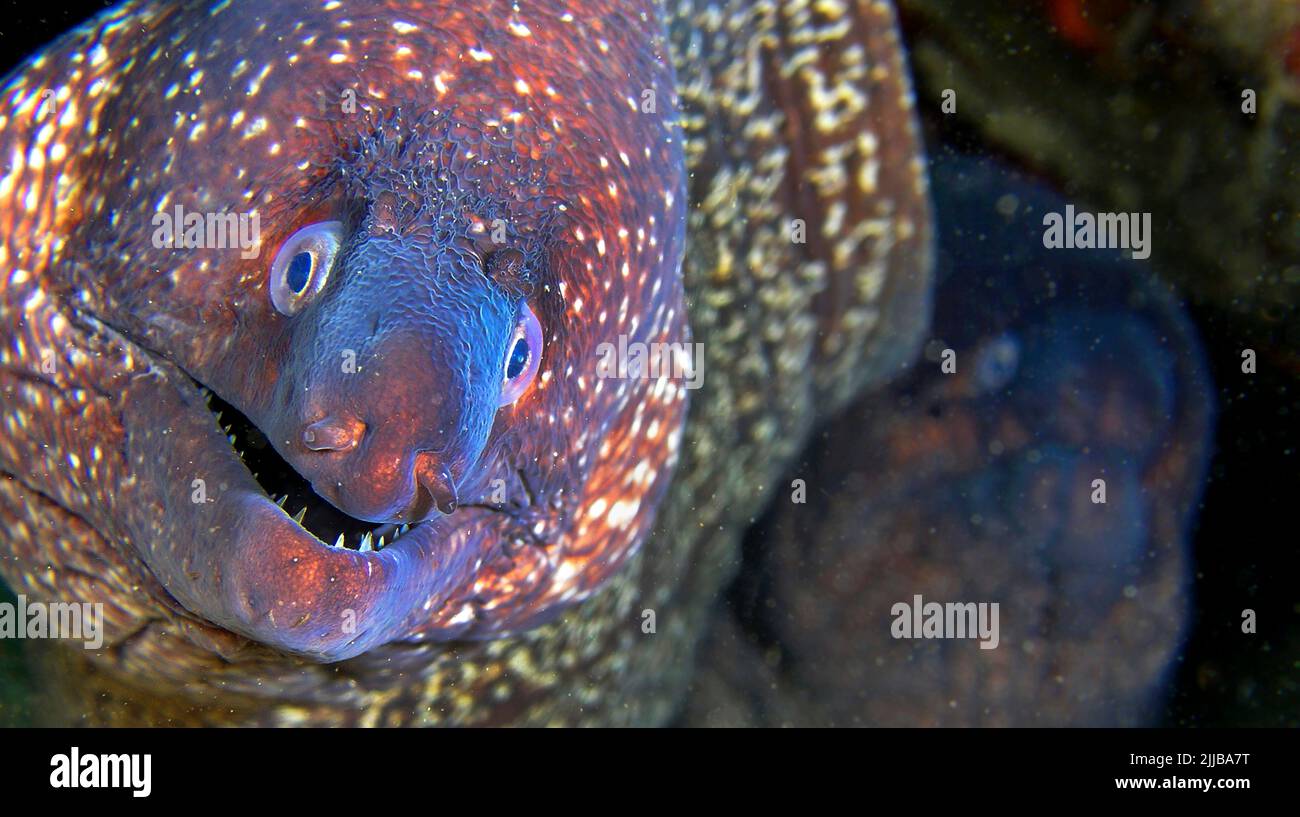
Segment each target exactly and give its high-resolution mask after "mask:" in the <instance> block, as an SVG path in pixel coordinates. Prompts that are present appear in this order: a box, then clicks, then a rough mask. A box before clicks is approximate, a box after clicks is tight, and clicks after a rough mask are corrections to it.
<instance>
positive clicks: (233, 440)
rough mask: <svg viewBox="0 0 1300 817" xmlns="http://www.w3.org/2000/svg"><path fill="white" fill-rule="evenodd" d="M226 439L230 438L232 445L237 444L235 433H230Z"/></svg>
mask: <svg viewBox="0 0 1300 817" xmlns="http://www.w3.org/2000/svg"><path fill="white" fill-rule="evenodd" d="M226 439H227V440H230V444H231V445H234V444H235V435H234V434H231V435H229V436H228V437H226Z"/></svg>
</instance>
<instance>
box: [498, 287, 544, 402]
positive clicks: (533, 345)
mask: <svg viewBox="0 0 1300 817" xmlns="http://www.w3.org/2000/svg"><path fill="white" fill-rule="evenodd" d="M541 362H542V325H541V324H540V323H539V322H538V321H537V316H536V315H534V314H533V310H531V309H529V308H528V304H526V303H525V304H520V306H519V320H518V321H516V322H515V329H514V332H512V333H511V335H510V346H509V348H508V349H507V351H506V364H505V375H504V378H503V380H502V383H501V400H500V402H498V404H497V405H501V406H508V405H510V404H511V403H513V402H515V401H516V400H518V399H519V396H520V395H522V394H523V393H524V392H525V391H527V389H528V386H529V384H530V383H532V382H533V378H535V377H536V376H537V369H538V366H539V365H540V364H541Z"/></svg>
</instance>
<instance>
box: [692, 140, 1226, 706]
mask: <svg viewBox="0 0 1300 817" xmlns="http://www.w3.org/2000/svg"><path fill="white" fill-rule="evenodd" d="M934 178H935V184H936V189H939V190H942V191H943V192H942V193H941V194H939V195H938V196H937V199H938V206H937V215H936V218H937V220H938V221H939V223H940V224H941V225H942V226H941V229H940V234H941V236H942V238H941V240H940V252H939V258H940V261H939V264H938V274H937V277H938V279H939V283H938V284H937V286H936V296H935V318H934V329H933V332H934V339H933V340H932V341H931V342H930V343H928V344H927V346H926V350H927V351H926V355H925V358H924V360H923V361H922V362H919V363H918V365H917V366H916V368H915V370H914V372H912V373H911V374H909V376H908V377H906V378H904V379H902V380H900V381H898V382H897V383H896V384H895V385H893V386H892V387H891V388H890V389H888V390H886V391H883V392H881V393H879V394H875V395H871V396H869V397H867V398H866V399H864V400H862V401H860V402H859V403H857V404H855V405H854V406H853V407H852V408H851V409H850V410H849V411H848V412H846V413H845V415H844V416H843V417H842V418H840V419H838V420H837V421H835V422H834V423H832V424H831V425H830V426H828V427H827V428H826V429H825V430H824V432H823V434H822V435H821V436H820V439H819V440H818V441H817V442H815V443H814V445H813V446H811V447H810V449H809V452H808V455H807V456H808V460H807V461H806V462H805V463H803V464H802V465H800V466H798V467H796V469H794V471H793V473H794V474H795V475H797V477H798V478H802V479H804V480H805V484H804V488H805V491H806V493H805V495H804V497H803V499H804V500H805V501H803V502H798V503H796V502H792V501H790V495H787V497H786V498H784V500H785V501H778V502H777V503H775V504H774V506H773V507H774V511H773V515H772V517H771V519H770V520H768V522H767V523H765V525H764V526H763V527H762V528H761V530H760V535H759V536H758V537H757V538H756V539H755V548H754V551H753V553H752V556H753V559H754V566H753V569H752V572H750V573H747V574H746V575H747V577H749V578H748V580H746V581H743V582H742V586H743V587H744V588H745V589H744V590H742V591H740V592H739V593H738V594H737V595H736V596H735V599H736V601H737V602H738V604H737V606H736V607H735V608H734V609H736V610H740V611H746V612H745V614H744V615H743V616H741V617H740V618H738V619H736V618H727V617H721V618H720V619H719V624H718V626H717V627H716V628H715V631H714V633H713V634H712V636H711V640H710V641H709V646H708V648H707V654H708V655H710V656H711V659H712V664H713V666H712V668H711V669H710V670H709V671H708V672H706V673H705V677H704V679H703V680H702V682H701V686H702V688H703V689H704V690H705V691H704V692H702V694H701V695H700V696H699V697H698V698H697V699H696V701H695V704H694V707H693V710H692V715H691V718H692V720H693V722H697V723H704V724H723V723H734V722H743V723H750V724H753V723H773V724H775V723H803V724H808V725H813V724H818V725H858V726H863V725H870V726H1047V725H1056V726H1062V725H1073V726H1102V725H1109V726H1135V725H1143V724H1150V723H1152V722H1153V720H1156V719H1158V718H1159V712H1160V703H1161V701H1162V700H1163V696H1164V692H1165V689H1166V684H1167V682H1168V680H1169V674H1170V669H1171V667H1172V666H1173V663H1174V659H1175V656H1176V655H1177V653H1178V650H1179V649H1180V646H1181V644H1182V641H1183V638H1184V636H1185V634H1186V632H1187V627H1188V612H1189V590H1190V578H1191V570H1190V564H1189V562H1190V558H1189V542H1190V540H1191V535H1190V533H1191V529H1192V525H1193V524H1194V518H1195V510H1196V507H1197V503H1198V500H1199V497H1200V493H1201V490H1202V487H1203V484H1204V480H1205V476H1206V472H1207V467H1208V459H1209V447H1210V440H1211V439H1212V428H1211V425H1212V415H1213V403H1214V397H1213V387H1212V384H1211V383H1210V380H1209V377H1208V372H1207V367H1206V364H1205V360H1204V354H1203V352H1202V350H1201V348H1200V345H1199V343H1198V341H1197V339H1196V337H1195V333H1194V332H1193V331H1192V329H1191V327H1190V325H1189V322H1188V321H1187V319H1186V317H1185V315H1184V314H1183V313H1182V310H1181V308H1180V306H1179V305H1178V304H1177V302H1176V301H1175V299H1174V298H1173V297H1172V296H1171V295H1170V293H1169V292H1168V291H1167V290H1166V289H1165V288H1164V287H1163V286H1162V285H1161V284H1159V283H1157V282H1155V281H1153V280H1151V277H1150V270H1149V268H1148V267H1147V266H1146V265H1144V264H1142V263H1139V262H1134V261H1126V260H1124V259H1121V258H1118V256H1117V254H1111V253H1105V252H1087V251H1085V252H1079V253H1064V254H1062V253H1060V252H1058V251H1049V250H1045V249H1043V247H1042V242H1041V240H1040V237H1041V224H1042V216H1043V213H1045V212H1061V210H1062V209H1063V207H1064V203H1063V202H1062V201H1060V200H1059V199H1058V198H1056V197H1054V196H1053V195H1051V194H1048V193H1047V192H1045V191H1044V190H1042V189H1041V188H1040V187H1038V186H1036V185H1034V184H1032V183H1030V182H1028V181H1026V180H1024V179H1020V178H1016V177H1015V176H1014V175H1013V174H1006V173H1004V172H1002V171H1001V170H1000V169H998V168H996V167H990V166H988V165H986V164H983V163H980V162H977V161H975V160H953V159H947V160H945V161H944V162H942V163H937V165H936V169H935V170H934ZM1008 208H1009V209H1008ZM972 246H978V247H979V248H980V250H979V252H974V253H973V252H971V249H970V248H971V247H972ZM945 350H951V351H952V352H954V353H955V358H953V360H955V364H956V370H955V371H953V372H951V373H945V372H944V371H943V368H942V365H943V360H944V356H943V353H944V351H945ZM792 478H793V477H792ZM1097 479H1101V480H1104V489H1105V497H1104V498H1105V502H1104V503H1101V502H1097V501H1095V500H1096V499H1097V498H1099V496H1100V494H1099V493H1098V490H1099V489H1098V486H1097V484H1096V483H1095V482H1094V480H1097ZM760 577H761V578H760ZM918 594H919V595H920V596H921V597H922V598H923V600H924V601H925V602H939V603H947V602H958V603H963V604H964V603H980V602H983V603H997V604H998V605H999V624H998V629H999V636H998V641H997V645H996V646H995V647H993V648H991V649H981V648H980V645H979V640H978V639H969V640H967V639H930V640H909V639H896V638H894V637H893V631H892V627H893V624H894V622H895V620H896V617H895V610H894V605H896V604H898V603H900V602H904V603H907V604H909V605H910V604H912V603H913V600H914V597H915V596H916V595H918ZM742 690H743V694H741V691H742ZM737 701H744V702H745V704H744V705H740V706H737V705H736V702H737Z"/></svg>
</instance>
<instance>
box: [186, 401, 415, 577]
mask: <svg viewBox="0 0 1300 817" xmlns="http://www.w3.org/2000/svg"><path fill="white" fill-rule="evenodd" d="M203 393H204V395H205V396H206V397H207V401H208V408H209V409H210V410H211V411H212V412H213V413H214V414H215V415H216V417H217V422H218V424H219V425H220V426H221V428H222V429H223V430H224V431H225V432H226V436H227V438H228V439H229V440H230V444H231V445H232V446H233V447H234V449H235V453H237V454H238V455H239V458H240V459H241V460H242V461H243V463H244V466H245V467H246V468H248V470H249V471H250V472H251V473H252V475H253V479H255V480H257V483H258V485H260V486H261V488H262V490H263V491H265V492H266V495H267V496H269V497H270V498H271V500H272V501H273V502H275V503H276V504H277V505H279V506H280V508H282V509H283V510H284V511H285V513H286V514H288V515H289V517H290V518H292V519H293V521H295V522H297V523H298V525H300V526H301V527H302V528H303V529H304V530H305V531H307V532H308V533H310V534H311V535H312V536H315V537H316V538H317V539H319V540H320V541H321V542H323V543H325V544H327V545H330V546H332V547H339V548H347V549H349V550H356V551H360V552H362V553H365V552H368V551H372V550H383V549H384V548H385V547H387V546H388V545H391V544H392V543H393V542H394V541H395V540H397V538H398V537H400V536H402V535H403V534H404V533H407V532H408V531H409V530H411V528H412V527H414V526H413V525H409V524H406V525H397V524H394V523H392V522H386V523H383V524H379V525H377V524H375V523H374V522H367V521H366V520H364V519H357V518H356V517H353V516H349V515H347V514H346V513H344V512H343V511H340V510H339V509H338V508H336V507H334V506H333V505H332V504H330V503H329V502H328V501H327V500H325V499H324V498H323V497H321V496H320V495H319V494H317V493H316V491H315V490H313V489H312V487H311V483H310V482H308V481H307V480H306V479H304V478H303V477H302V475H301V474H299V473H298V472H297V471H296V470H294V468H293V466H292V465H290V464H289V463H288V462H286V461H285V460H284V458H283V457H281V456H280V455H279V453H278V452H277V451H276V450H275V446H273V445H271V441H270V440H268V439H267V437H266V435H265V434H264V433H262V430H261V429H260V428H258V427H257V426H256V425H254V424H253V423H252V422H251V421H250V420H249V419H248V418H247V417H245V416H244V415H243V414H241V413H240V412H239V410H238V409H236V408H234V407H233V406H231V405H230V404H229V403H227V402H226V401H225V400H222V399H221V398H220V397H218V396H217V395H216V394H214V393H213V392H212V391H210V390H208V389H204V390H203Z"/></svg>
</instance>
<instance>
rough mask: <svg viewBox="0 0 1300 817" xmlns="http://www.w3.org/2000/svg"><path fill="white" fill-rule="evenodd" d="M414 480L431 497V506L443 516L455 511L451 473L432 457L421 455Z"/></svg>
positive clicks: (455, 501) (454, 486)
mask: <svg viewBox="0 0 1300 817" xmlns="http://www.w3.org/2000/svg"><path fill="white" fill-rule="evenodd" d="M415 478H416V479H417V480H418V481H419V483H420V484H421V485H423V486H424V489H425V490H426V491H428V492H429V495H430V496H432V497H433V504H434V505H435V506H437V508H438V510H440V511H442V512H443V513H444V514H449V513H451V512H452V511H454V510H456V505H457V502H458V500H457V497H456V483H454V482H452V479H451V472H449V471H448V470H447V468H446V467H445V466H443V465H441V464H439V463H438V462H437V460H435V459H433V458H432V457H430V456H428V455H427V454H426V455H423V456H421V457H420V464H419V465H418V466H417V471H416V476H415Z"/></svg>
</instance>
